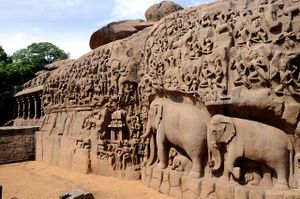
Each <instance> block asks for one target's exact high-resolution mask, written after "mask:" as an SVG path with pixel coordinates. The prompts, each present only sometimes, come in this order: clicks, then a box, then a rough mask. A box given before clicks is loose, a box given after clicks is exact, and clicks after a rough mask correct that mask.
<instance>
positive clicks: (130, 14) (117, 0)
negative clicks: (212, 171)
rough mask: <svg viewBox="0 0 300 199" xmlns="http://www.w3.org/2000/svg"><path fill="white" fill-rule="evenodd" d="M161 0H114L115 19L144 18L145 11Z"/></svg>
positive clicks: (113, 14)
mask: <svg viewBox="0 0 300 199" xmlns="http://www.w3.org/2000/svg"><path fill="white" fill-rule="evenodd" d="M159 2H161V0H114V7H113V12H112V17H113V19H118V20H120V19H138V18H140V19H141V18H142V19H144V13H145V11H146V10H147V8H149V7H150V6H151V5H153V4H154V3H159Z"/></svg>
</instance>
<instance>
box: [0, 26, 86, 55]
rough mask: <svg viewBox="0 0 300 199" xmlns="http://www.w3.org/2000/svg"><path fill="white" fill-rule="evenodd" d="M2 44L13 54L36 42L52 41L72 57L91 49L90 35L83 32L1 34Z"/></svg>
mask: <svg viewBox="0 0 300 199" xmlns="http://www.w3.org/2000/svg"><path fill="white" fill-rule="evenodd" d="M0 38H1V45H2V47H3V48H4V50H5V51H6V52H7V53H8V54H10V55H12V54H13V53H14V52H15V51H16V50H19V49H22V48H26V47H27V46H28V45H30V44H31V43H34V42H50V43H53V44H54V45H56V46H58V47H59V48H61V49H63V50H64V51H65V52H68V53H70V57H71V58H78V57H80V56H82V55H83V54H85V53H87V52H89V51H90V48H89V37H88V36H87V35H84V34H82V33H76V32H75V33H74V34H73V35H72V34H71V33H66V34H64V35H59V34H57V35H55V34H52V35H51V34H48V35H44V34H36V35H32V34H28V33H24V32H18V33H15V34H1V33H0Z"/></svg>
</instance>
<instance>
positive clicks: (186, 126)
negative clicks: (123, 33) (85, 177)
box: [28, 0, 300, 199]
mask: <svg viewBox="0 0 300 199" xmlns="http://www.w3.org/2000/svg"><path fill="white" fill-rule="evenodd" d="M299 40H300V1H298V0H287V1H282V0H254V1H250V0H243V1H235V0H232V1H219V2H216V3H212V4H208V5H203V6H199V7H193V8H189V9H184V10H182V11H178V12H175V13H172V14H170V15H168V16H165V17H164V18H162V19H160V20H159V21H158V22H156V23H155V24H154V25H153V27H149V28H145V29H144V30H142V31H140V32H138V33H136V34H134V35H132V36H130V37H128V38H126V39H123V40H117V41H114V42H112V43H109V44H106V45H103V46H100V47H99V48H96V49H95V50H93V51H92V52H90V53H88V54H86V55H84V56H82V57H81V58H79V59H77V60H74V61H72V62H67V64H64V65H62V66H61V67H58V68H57V69H56V70H54V71H52V72H50V73H49V75H48V76H47V78H46V79H45V81H44V80H43V81H44V82H45V84H44V87H43V104H44V112H45V116H44V120H43V121H44V125H43V126H42V128H41V131H40V132H39V135H38V139H40V141H39V142H38V143H39V151H40V152H38V153H39V155H38V157H39V158H40V159H41V160H45V161H48V162H50V163H53V164H59V165H62V166H65V167H67V168H70V169H72V168H73V170H77V171H82V172H85V173H88V172H92V173H96V174H100V175H114V176H120V177H125V178H131V179H132V178H134V179H139V178H142V181H143V182H144V183H145V184H147V185H148V186H150V187H152V188H154V189H157V190H159V191H161V192H162V193H165V194H169V195H171V196H176V197H177V198H197V197H198V198H232V199H233V198H235V199H237V198H273V196H274V197H279V198H283V197H284V198H288V196H293V197H299V191H295V190H297V189H298V190H299V185H300V169H299V165H300V164H299V157H300V155H299V154H300V147H299V145H300V144H299V143H300V142H299V137H300V136H299V135H300V133H299V132H300V123H299V113H300V104H299V95H300V81H299V75H300V69H299V68H300V54H299V48H300V46H299ZM47 74H48V73H47ZM35 81H37V80H35ZM28 84H29V83H28ZM41 143H42V144H41ZM61 143H67V144H66V145H62V144H61ZM66 146H67V147H66ZM51 150H52V151H51ZM43 154H44V155H43ZM55 154H60V156H59V155H58V157H64V156H69V159H70V161H73V162H72V164H66V163H65V162H64V160H62V159H61V160H60V159H59V158H58V157H56V158H55V157H54V156H55ZM67 154H69V155H67ZM80 161H83V162H84V164H83V165H82V166H81V167H76V166H73V165H76V163H78V162H80ZM57 162H58V163H57ZM270 190H271V191H270ZM276 194H277V195H276Z"/></svg>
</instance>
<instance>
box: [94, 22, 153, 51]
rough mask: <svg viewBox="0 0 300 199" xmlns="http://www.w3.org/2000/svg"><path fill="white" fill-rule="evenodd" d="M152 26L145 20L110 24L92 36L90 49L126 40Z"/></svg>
mask: <svg viewBox="0 0 300 199" xmlns="http://www.w3.org/2000/svg"><path fill="white" fill-rule="evenodd" d="M152 25H153V24H152V23H147V22H145V21H144V20H125V21H118V22H112V23H109V24H107V25H105V26H103V27H102V28H100V29H99V30H97V31H96V32H94V33H93V34H92V36H91V38H90V48H91V49H96V48H98V47H99V46H102V45H105V44H108V43H110V42H112V41H116V40H119V39H124V38H126V37H129V36H130V35H132V34H134V33H137V32H139V31H141V30H143V29H144V28H146V27H149V26H152Z"/></svg>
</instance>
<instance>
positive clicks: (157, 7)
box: [145, 1, 183, 21]
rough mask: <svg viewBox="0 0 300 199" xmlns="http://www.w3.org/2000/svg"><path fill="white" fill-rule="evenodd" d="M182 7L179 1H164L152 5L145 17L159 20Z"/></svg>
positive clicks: (149, 19) (148, 19)
mask: <svg viewBox="0 0 300 199" xmlns="http://www.w3.org/2000/svg"><path fill="white" fill-rule="evenodd" d="M182 9H183V7H181V6H180V5H178V4H177V3H174V2H172V1H162V2H161V3H156V4H154V5H152V6H150V7H149V8H148V9H147V10H146V12H145V17H146V20H147V21H159V20H160V19H161V18H163V17H165V16H167V15H169V14H171V13H173V12H176V11H178V10H182Z"/></svg>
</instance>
